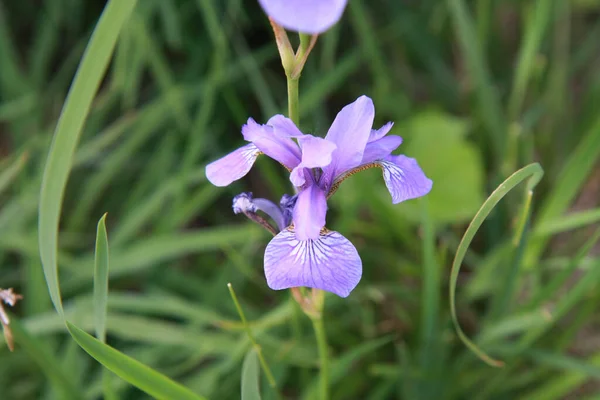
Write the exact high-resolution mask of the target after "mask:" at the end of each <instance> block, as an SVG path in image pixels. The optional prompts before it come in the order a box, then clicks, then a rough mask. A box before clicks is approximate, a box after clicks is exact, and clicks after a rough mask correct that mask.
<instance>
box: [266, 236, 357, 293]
mask: <svg viewBox="0 0 600 400" xmlns="http://www.w3.org/2000/svg"><path fill="white" fill-rule="evenodd" d="M361 275H362V262H361V260H360V256H359V255H358V252H357V251H356V248H355V247H354V246H353V245H352V243H350V241H349V240H348V239H346V238H345V237H344V236H342V235H341V234H339V233H338V232H333V231H328V232H326V233H324V234H323V235H320V236H319V237H318V238H317V239H314V240H298V238H297V237H296V235H295V234H294V232H293V231H291V230H284V231H282V232H281V233H279V234H278V235H277V236H275V237H274V238H273V240H271V242H269V244H268V245H267V249H266V250H265V276H266V277H267V284H268V285H269V287H270V288H271V289H274V290H280V289H288V288H292V287H300V286H305V287H310V288H315V289H321V290H326V291H328V292H332V293H335V294H337V295H338V296H340V297H347V296H348V295H349V294H350V292H351V291H352V289H354V288H355V287H356V285H358V282H359V281H360V277H361Z"/></svg>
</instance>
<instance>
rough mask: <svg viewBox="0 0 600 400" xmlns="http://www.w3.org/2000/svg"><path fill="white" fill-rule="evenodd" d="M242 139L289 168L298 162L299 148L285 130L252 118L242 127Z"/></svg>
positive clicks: (299, 156)
mask: <svg viewBox="0 0 600 400" xmlns="http://www.w3.org/2000/svg"><path fill="white" fill-rule="evenodd" d="M242 135H244V139H246V140H247V141H249V142H252V143H254V145H256V147H257V148H258V149H259V150H260V151H262V152H263V153H265V154H266V155H267V156H269V157H271V158H272V159H274V160H276V161H278V162H279V163H281V164H283V165H284V166H285V167H286V168H287V169H289V170H291V169H293V168H294V167H296V166H297V165H298V164H300V158H301V154H300V148H299V147H298V145H297V144H296V143H295V142H294V141H293V140H292V139H291V137H290V136H289V135H287V134H286V133H285V132H280V131H279V130H276V129H274V128H273V127H272V126H269V125H261V124H258V123H256V121H254V120H253V119H252V118H249V119H248V122H247V123H246V124H245V125H244V126H243V127H242Z"/></svg>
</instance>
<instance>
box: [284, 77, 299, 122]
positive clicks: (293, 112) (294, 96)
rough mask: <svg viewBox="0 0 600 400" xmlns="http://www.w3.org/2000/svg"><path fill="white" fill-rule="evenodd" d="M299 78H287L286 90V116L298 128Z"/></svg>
mask: <svg viewBox="0 0 600 400" xmlns="http://www.w3.org/2000/svg"><path fill="white" fill-rule="evenodd" d="M299 81H300V79H299V78H292V77H290V76H288V77H287V90H288V114H289V117H290V119H291V120H292V121H293V122H294V124H296V126H298V127H299V126H300V111H299V108H298V82H299Z"/></svg>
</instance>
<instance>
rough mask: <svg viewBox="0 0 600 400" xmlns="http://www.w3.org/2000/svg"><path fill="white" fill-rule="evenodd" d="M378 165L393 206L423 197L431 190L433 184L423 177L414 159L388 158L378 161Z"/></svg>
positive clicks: (399, 156) (402, 156)
mask: <svg viewBox="0 0 600 400" xmlns="http://www.w3.org/2000/svg"><path fill="white" fill-rule="evenodd" d="M380 165H381V169H382V170H383V179H384V181H385V185H386V186H387V188H388V190H389V192H390V194H391V195H392V203H394V204H396V203H400V202H401V201H404V200H408V199H414V198H417V197H421V196H424V195H426V194H427V193H429V191H430V190H431V186H432V185H433V182H432V181H431V179H429V178H427V177H426V176H425V174H424V173H423V170H422V169H421V167H419V164H418V163H417V160H415V159H414V158H410V157H406V156H404V155H398V156H388V157H386V158H385V159H384V160H382V161H380Z"/></svg>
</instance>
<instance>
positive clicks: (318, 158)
mask: <svg viewBox="0 0 600 400" xmlns="http://www.w3.org/2000/svg"><path fill="white" fill-rule="evenodd" d="M299 143H300V147H301V148H302V165H304V167H306V168H323V167H326V166H328V165H329V164H330V163H331V154H332V153H333V152H334V151H335V149H336V148H337V146H336V144H335V143H333V142H330V141H329V140H325V139H323V138H320V137H315V136H312V135H305V136H303V137H302V138H300V139H299Z"/></svg>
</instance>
